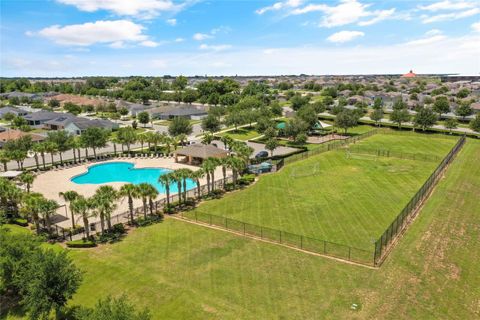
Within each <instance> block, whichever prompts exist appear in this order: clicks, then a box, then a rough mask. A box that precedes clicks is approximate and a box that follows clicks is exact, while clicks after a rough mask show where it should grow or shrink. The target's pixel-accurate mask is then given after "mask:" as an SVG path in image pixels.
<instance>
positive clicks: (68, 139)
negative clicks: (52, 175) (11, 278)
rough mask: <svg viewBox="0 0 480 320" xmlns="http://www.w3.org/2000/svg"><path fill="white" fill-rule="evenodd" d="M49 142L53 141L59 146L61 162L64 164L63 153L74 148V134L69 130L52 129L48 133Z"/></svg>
mask: <svg viewBox="0 0 480 320" xmlns="http://www.w3.org/2000/svg"><path fill="white" fill-rule="evenodd" d="M46 141H47V142H52V143H54V144H55V145H56V146H57V151H58V154H59V156H60V163H61V164H62V165H63V157H62V154H63V152H65V151H68V150H70V149H71V148H72V142H73V136H72V135H70V134H69V133H68V132H67V131H64V130H59V131H50V132H48V133H47V140H46Z"/></svg>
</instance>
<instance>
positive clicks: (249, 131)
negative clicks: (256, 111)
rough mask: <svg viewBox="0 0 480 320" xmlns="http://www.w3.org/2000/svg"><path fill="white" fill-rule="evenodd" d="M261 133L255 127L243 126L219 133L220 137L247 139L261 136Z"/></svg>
mask: <svg viewBox="0 0 480 320" xmlns="http://www.w3.org/2000/svg"><path fill="white" fill-rule="evenodd" d="M260 135H261V134H260V133H258V132H257V131H256V130H255V127H252V128H250V127H243V128H239V129H237V130H230V131H226V132H223V133H220V134H218V136H219V137H224V136H229V137H230V138H232V139H236V140H241V141H247V140H250V139H253V138H256V137H258V136H260Z"/></svg>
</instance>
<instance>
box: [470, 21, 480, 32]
mask: <svg viewBox="0 0 480 320" xmlns="http://www.w3.org/2000/svg"><path fill="white" fill-rule="evenodd" d="M472 29H473V31H475V32H480V22H475V23H473V24H472Z"/></svg>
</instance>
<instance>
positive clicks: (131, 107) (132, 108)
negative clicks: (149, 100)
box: [116, 100, 154, 117]
mask: <svg viewBox="0 0 480 320" xmlns="http://www.w3.org/2000/svg"><path fill="white" fill-rule="evenodd" d="M153 107H154V106H152V105H145V104H140V103H131V102H127V101H124V100H119V101H117V103H116V108H117V110H120V109H122V108H126V109H127V110H128V113H129V114H130V115H131V116H134V117H135V116H136V115H137V114H138V113H140V112H143V111H146V110H148V109H152V108H153Z"/></svg>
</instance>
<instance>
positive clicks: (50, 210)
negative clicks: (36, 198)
mask: <svg viewBox="0 0 480 320" xmlns="http://www.w3.org/2000/svg"><path fill="white" fill-rule="evenodd" d="M58 207H59V206H58V203H57V202H56V201H55V200H50V199H45V198H43V197H42V198H41V200H40V202H39V208H40V212H39V213H40V215H41V216H42V218H43V220H44V221H45V224H46V226H47V232H48V234H51V232H52V230H51V221H50V218H51V216H52V215H53V214H55V212H56V211H57V209H58Z"/></svg>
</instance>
